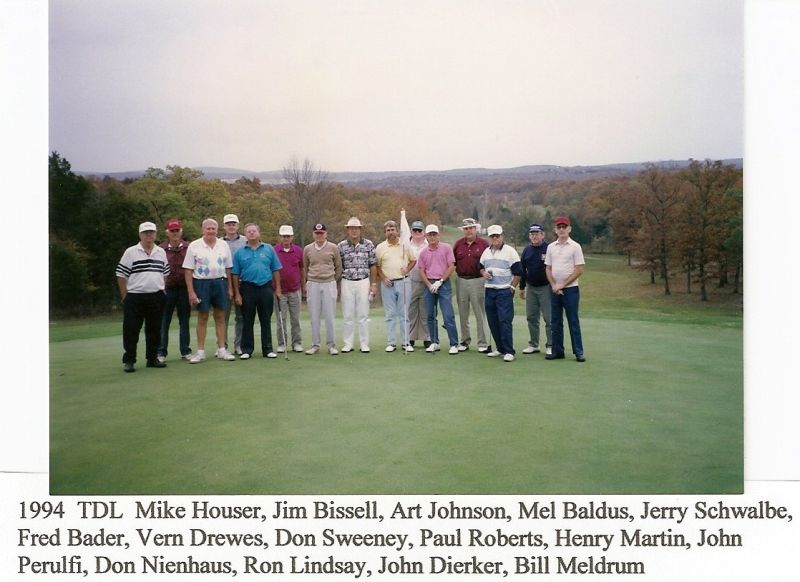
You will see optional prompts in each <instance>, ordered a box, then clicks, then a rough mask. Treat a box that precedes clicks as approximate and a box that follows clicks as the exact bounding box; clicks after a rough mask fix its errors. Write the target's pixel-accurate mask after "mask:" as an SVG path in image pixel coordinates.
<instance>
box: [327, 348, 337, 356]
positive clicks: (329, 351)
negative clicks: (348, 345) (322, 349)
mask: <svg viewBox="0 0 800 582" xmlns="http://www.w3.org/2000/svg"><path fill="white" fill-rule="evenodd" d="M328 353H329V354H330V355H332V356H335V355H336V354H338V353H339V350H337V349H336V346H331V347H329V348H328Z"/></svg>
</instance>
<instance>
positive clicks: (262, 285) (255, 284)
mask: <svg viewBox="0 0 800 582" xmlns="http://www.w3.org/2000/svg"><path fill="white" fill-rule="evenodd" d="M242 284H244V285H252V286H253V287H266V286H267V285H269V286H270V287H271V286H272V281H267V282H266V283H261V284H260V285H259V284H258V283H253V282H252V281H242Z"/></svg>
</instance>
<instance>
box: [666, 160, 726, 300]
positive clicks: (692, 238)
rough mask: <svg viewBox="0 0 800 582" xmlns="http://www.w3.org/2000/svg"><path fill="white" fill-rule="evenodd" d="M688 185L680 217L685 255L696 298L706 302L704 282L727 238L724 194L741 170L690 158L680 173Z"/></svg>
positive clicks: (710, 272) (716, 162)
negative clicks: (693, 276)
mask: <svg viewBox="0 0 800 582" xmlns="http://www.w3.org/2000/svg"><path fill="white" fill-rule="evenodd" d="M681 176H682V178H683V179H684V180H685V181H686V182H687V184H688V186H689V187H688V195H687V199H686V207H685V212H684V214H683V216H684V228H685V229H686V230H685V238H686V239H687V242H688V244H687V245H686V249H685V254H686V255H688V256H691V257H692V259H693V260H692V263H693V264H694V265H695V266H696V269H697V279H698V282H699V283H700V300H701V301H708V290H707V282H708V279H709V277H711V276H713V273H714V267H715V266H718V265H719V263H720V260H721V259H723V255H724V249H723V244H724V242H725V240H726V239H727V238H728V230H729V228H728V225H729V220H730V214H729V212H726V211H725V209H726V208H730V206H729V205H728V204H726V203H725V194H726V193H727V192H728V191H729V190H730V189H731V188H733V187H734V186H736V184H737V182H738V181H739V180H740V176H741V172H740V171H739V170H737V169H736V168H734V167H733V166H726V165H724V164H723V163H722V162H721V161H719V160H717V161H711V160H706V161H705V162H699V161H697V160H691V161H690V163H689V167H688V168H686V169H685V170H684V171H683V172H681Z"/></svg>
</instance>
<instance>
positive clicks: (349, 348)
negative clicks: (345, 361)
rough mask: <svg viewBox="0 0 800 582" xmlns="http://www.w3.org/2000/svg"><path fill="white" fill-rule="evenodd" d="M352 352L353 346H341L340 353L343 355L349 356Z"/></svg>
mask: <svg viewBox="0 0 800 582" xmlns="http://www.w3.org/2000/svg"><path fill="white" fill-rule="evenodd" d="M352 351H353V346H351V345H350V344H344V345H343V346H342V353H343V354H349V353H350V352H352Z"/></svg>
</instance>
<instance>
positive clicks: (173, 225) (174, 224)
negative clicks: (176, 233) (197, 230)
mask: <svg viewBox="0 0 800 582" xmlns="http://www.w3.org/2000/svg"><path fill="white" fill-rule="evenodd" d="M164 226H165V227H166V228H167V230H177V229H179V228H183V224H182V223H181V221H180V219H178V218H170V219H169V220H168V221H167V223H166V224H165V225H164Z"/></svg>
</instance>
